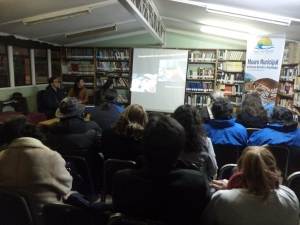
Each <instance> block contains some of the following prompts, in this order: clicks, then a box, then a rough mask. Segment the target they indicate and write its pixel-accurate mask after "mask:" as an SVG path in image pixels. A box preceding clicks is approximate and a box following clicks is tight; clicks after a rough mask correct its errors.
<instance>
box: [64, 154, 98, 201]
mask: <svg viewBox="0 0 300 225" xmlns="http://www.w3.org/2000/svg"><path fill="white" fill-rule="evenodd" d="M62 157H63V158H64V159H65V160H66V161H67V162H72V163H73V166H74V169H75V170H76V172H77V173H78V175H80V177H81V179H82V182H80V183H79V184H78V185H76V184H75V183H73V185H72V190H75V191H78V192H79V193H81V194H83V195H85V196H86V197H87V199H88V200H89V201H92V200H93V199H94V197H95V196H96V193H95V187H94V184H93V180H92V175H91V172H90V169H89V166H88V163H87V161H86V160H85V158H83V157H80V156H71V155H62Z"/></svg>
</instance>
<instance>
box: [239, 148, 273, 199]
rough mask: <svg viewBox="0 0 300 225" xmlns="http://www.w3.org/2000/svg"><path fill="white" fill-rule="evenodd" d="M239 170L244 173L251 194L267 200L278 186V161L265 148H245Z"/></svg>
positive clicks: (245, 182)
mask: <svg viewBox="0 0 300 225" xmlns="http://www.w3.org/2000/svg"><path fill="white" fill-rule="evenodd" d="M237 165H238V169H239V171H241V172H242V173H243V182H244V185H245V187H244V188H247V189H248V190H249V191H250V192H254V193H255V194H256V195H258V196H261V198H262V200H266V199H267V198H268V196H269V194H270V192H271V189H274V188H276V187H277V186H278V183H277V182H278V178H277V175H276V160H275V158H274V156H273V155H272V153H271V152H270V151H269V150H268V149H267V148H265V147H263V146H250V147H247V148H245V150H244V151H243V153H242V155H241V157H240V159H239V160H238V163H237Z"/></svg>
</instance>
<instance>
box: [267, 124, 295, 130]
mask: <svg viewBox="0 0 300 225" xmlns="http://www.w3.org/2000/svg"><path fill="white" fill-rule="evenodd" d="M264 127H269V128H271V129H273V130H278V131H284V132H290V131H295V130H297V127H284V126H283V125H282V124H279V123H270V124H268V125H265V126H264ZM264 127H263V128H264Z"/></svg>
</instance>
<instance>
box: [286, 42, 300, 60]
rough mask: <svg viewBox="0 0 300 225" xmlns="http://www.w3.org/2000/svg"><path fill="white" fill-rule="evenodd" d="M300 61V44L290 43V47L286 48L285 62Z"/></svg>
mask: <svg viewBox="0 0 300 225" xmlns="http://www.w3.org/2000/svg"><path fill="white" fill-rule="evenodd" d="M286 61H287V63H289V64H291V63H300V44H299V43H289V46H288V49H285V50H284V62H286Z"/></svg>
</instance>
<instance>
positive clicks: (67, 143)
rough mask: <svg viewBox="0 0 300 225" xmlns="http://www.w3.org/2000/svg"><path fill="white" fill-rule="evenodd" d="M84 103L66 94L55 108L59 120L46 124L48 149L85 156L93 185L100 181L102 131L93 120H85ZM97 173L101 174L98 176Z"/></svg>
mask: <svg viewBox="0 0 300 225" xmlns="http://www.w3.org/2000/svg"><path fill="white" fill-rule="evenodd" d="M84 110H85V106H84V105H83V104H79V103H78V101H77V100H76V98H74V97H66V98H64V99H63V100H62V101H61V102H60V104H59V108H58V109H57V110H56V117H57V118H60V121H59V122H55V123H52V124H51V125H50V126H49V127H48V134H47V140H48V144H49V146H50V148H52V149H53V150H56V151H58V152H59V153H60V154H63V155H73V156H81V157H84V158H85V159H86V160H87V162H88V164H89V166H90V170H91V172H92V175H93V177H96V179H94V181H95V184H97V186H99V184H98V183H97V181H99V182H100V180H101V174H100V173H101V172H100V171H101V170H102V163H103V160H102V158H101V157H100V155H99V152H100V143H101V134H102V130H101V128H100V127H99V126H98V125H97V123H96V122H94V121H85V120H84V119H83V116H82V115H83V111H84ZM99 174H100V175H99Z"/></svg>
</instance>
